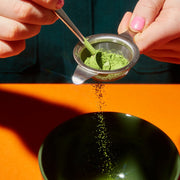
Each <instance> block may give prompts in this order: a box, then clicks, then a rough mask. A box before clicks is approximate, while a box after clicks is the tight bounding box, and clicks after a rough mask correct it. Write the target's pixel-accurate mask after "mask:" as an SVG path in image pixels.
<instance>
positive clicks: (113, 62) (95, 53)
mask: <svg viewBox="0 0 180 180" xmlns="http://www.w3.org/2000/svg"><path fill="white" fill-rule="evenodd" d="M84 45H85V47H86V48H87V49H88V50H89V52H90V53H91V56H90V57H87V58H86V59H85V61H84V64H85V65H87V66H89V67H91V68H93V69H97V70H108V71H110V70H116V69H120V68H122V67H124V66H126V65H128V63H129V62H128V60H127V59H126V58H125V57H124V56H123V55H121V54H116V53H113V52H110V51H108V52H106V51H105V50H103V49H98V50H96V49H94V47H93V46H92V45H91V44H90V43H89V42H88V41H87V39H85V40H84Z"/></svg>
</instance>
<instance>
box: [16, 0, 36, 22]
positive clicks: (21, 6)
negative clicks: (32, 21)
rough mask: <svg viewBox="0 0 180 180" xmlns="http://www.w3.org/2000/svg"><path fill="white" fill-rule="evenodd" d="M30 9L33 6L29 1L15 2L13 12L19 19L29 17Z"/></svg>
mask: <svg viewBox="0 0 180 180" xmlns="http://www.w3.org/2000/svg"><path fill="white" fill-rule="evenodd" d="M32 11H33V7H32V6H31V5H30V4H29V3H24V2H23V1H20V2H18V3H16V4H15V7H14V13H15V14H16V16H17V19H18V20H20V21H24V20H27V19H29V18H30V15H31V13H32Z"/></svg>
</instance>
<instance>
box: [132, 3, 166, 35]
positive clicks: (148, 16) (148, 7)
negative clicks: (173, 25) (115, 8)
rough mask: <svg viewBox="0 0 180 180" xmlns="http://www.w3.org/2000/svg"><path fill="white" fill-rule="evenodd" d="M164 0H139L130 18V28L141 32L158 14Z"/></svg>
mask: <svg viewBox="0 0 180 180" xmlns="http://www.w3.org/2000/svg"><path fill="white" fill-rule="evenodd" d="M164 1H165V0H139V1H138V3H137V4H136V6H135V8H134V11H133V15H132V17H131V20H130V29H131V31H133V32H141V31H142V30H143V29H144V28H146V27H147V26H149V25H150V24H151V23H152V22H153V21H154V20H155V18H156V17H157V16H158V14H159V12H160V10H161V8H162V6H163V4H164Z"/></svg>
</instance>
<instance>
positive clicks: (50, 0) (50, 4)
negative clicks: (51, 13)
mask: <svg viewBox="0 0 180 180" xmlns="http://www.w3.org/2000/svg"><path fill="white" fill-rule="evenodd" d="M32 1H34V2H35V3H37V4H39V5H41V6H43V7H45V8H48V9H53V10H55V9H60V8H62V7H63V6H64V0H32Z"/></svg>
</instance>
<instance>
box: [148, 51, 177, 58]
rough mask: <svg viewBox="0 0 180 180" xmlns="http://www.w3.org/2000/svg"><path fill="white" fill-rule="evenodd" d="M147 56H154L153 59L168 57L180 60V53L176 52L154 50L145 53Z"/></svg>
mask: <svg viewBox="0 0 180 180" xmlns="http://www.w3.org/2000/svg"><path fill="white" fill-rule="evenodd" d="M145 55H147V56H152V57H157V58H158V57H159V58H166V57H171V58H177V59H179V60H180V52H179V51H175V50H171V49H169V50H159V49H156V50H153V51H150V52H148V53H145Z"/></svg>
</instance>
